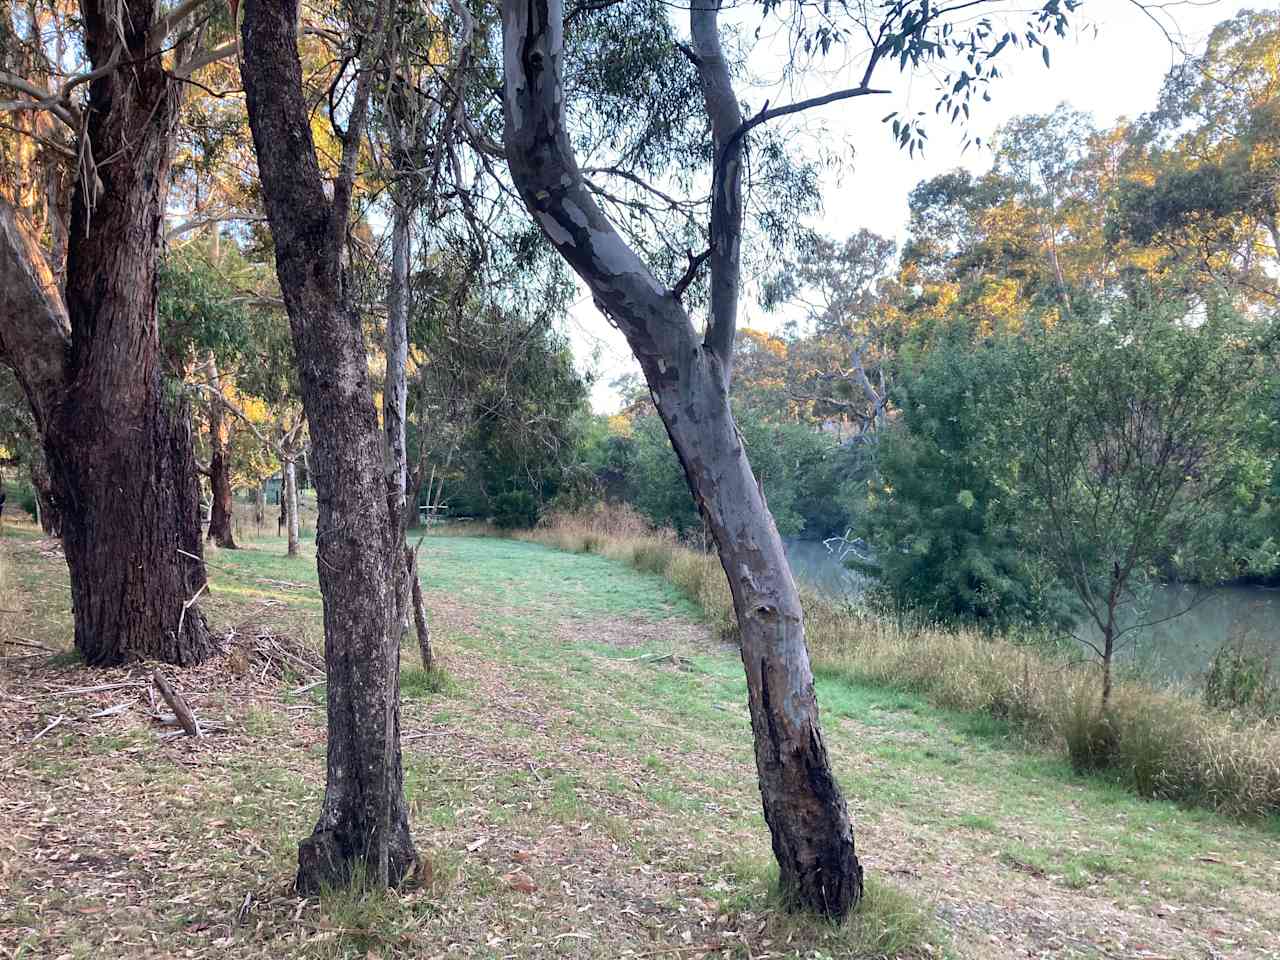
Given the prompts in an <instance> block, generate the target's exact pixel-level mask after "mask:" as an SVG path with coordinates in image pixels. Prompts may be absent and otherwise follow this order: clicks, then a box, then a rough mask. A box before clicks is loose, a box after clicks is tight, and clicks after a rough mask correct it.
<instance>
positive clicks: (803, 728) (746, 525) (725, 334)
mask: <svg viewBox="0 0 1280 960" xmlns="http://www.w3.org/2000/svg"><path fill="white" fill-rule="evenodd" d="M716 17H717V7H716V6H715V5H708V4H707V2H706V0H701V2H699V0H695V3H694V5H693V8H692V9H691V11H690V21H691V27H692V35H693V41H694V43H693V51H692V52H693V56H694V59H695V62H696V64H697V66H698V71H699V75H700V77H701V80H702V86H703V92H704V95H705V98H706V102H707V113H708V117H709V119H710V120H711V125H712V130H713V134H714V137H715V145H716V158H717V160H716V164H717V166H716V170H715V178H714V187H713V200H712V218H711V220H712V222H711V237H712V249H711V257H710V262H711V267H712V282H711V292H712V320H711V323H710V325H709V327H708V331H707V334H706V337H705V338H704V339H703V340H701V341H700V340H699V339H698V337H697V335H696V334H695V332H694V328H693V324H692V323H691V321H690V319H689V317H688V315H687V314H686V312H685V310H684V308H683V307H682V306H681V304H680V302H679V299H678V297H677V295H676V294H675V292H673V291H668V290H665V289H664V288H663V287H662V285H661V284H659V283H658V282H657V280H656V278H655V277H654V275H653V274H652V272H651V271H650V270H649V269H648V268H647V267H646V266H645V265H644V263H642V262H641V260H640V258H639V257H638V256H637V255H636V253H635V252H634V251H633V250H632V249H631V248H630V247H629V246H627V244H626V243H625V242H624V241H623V240H622V238H621V237H620V236H619V235H618V233H617V231H616V230H615V229H614V227H613V225H612V224H611V223H610V222H609V220H608V219H607V218H606V217H605V215H604V214H603V212H602V211H601V210H600V208H599V207H598V206H597V205H596V203H595V201H594V200H593V199H592V197H591V195H590V193H589V192H588V191H587V190H586V189H585V187H584V184H583V179H582V175H581V173H580V171H579V169H578V166H577V163H576V160H575V158H574V156H573V152H572V149H571V147H570V142H569V138H568V135H567V131H566V129H565V121H564V98H563V89H562V73H563V63H562V57H563V29H562V21H563V3H562V0H534V2H533V3H523V2H520V0H504V3H503V49H504V61H505V70H506V90H505V108H506V138H505V142H506V152H507V156H508V158H509V163H510V167H511V174H512V178H513V180H514V181H515V183H516V186H517V187H518V188H519V190H520V193H521V196H522V197H523V199H524V201H525V204H526V205H527V206H528V208H529V211H530V213H531V214H532V215H533V216H534V218H535V219H536V220H537V222H538V223H539V225H540V226H541V227H542V229H543V232H544V233H545V234H546V235H547V237H548V239H550V241H551V242H552V243H553V244H554V245H555V247H556V249H557V250H558V251H559V252H560V253H561V255H562V256H564V258H565V259H566V260H567V261H568V262H569V264H570V265H571V266H572V267H573V268H574V270H575V271H576V272H577V273H578V275H579V276H581V277H582V278H583V280H585V281H586V283H587V284H588V286H589V287H590V289H591V292H592V294H593V295H594V297H595V299H596V301H597V303H599V304H602V305H603V307H604V309H605V310H606V311H607V312H608V314H609V316H610V318H611V319H612V320H613V321H614V322H615V323H616V324H617V326H618V327H619V329H621V330H622V332H623V333H624V334H625V335H626V337H627V340H628V342H629V344H630V345H631V349H632V352H633V353H634V354H635V356H636V358H637V359H638V360H639V362H640V365H641V368H642V369H643V371H644V374H645V378H646V380H647V381H648V384H649V387H650V390H651V391H652V393H653V396H654V399H655V401H656V403H657V406H658V411H659V414H660V415H661V417H662V420H663V423H665V424H666V427H667V433H668V435H669V436H670V438H671V442H672V446H673V447H674V448H675V451H676V453H677V455H678V456H679V458H680V461H681V463H682V465H683V467H684V470H685V475H686V477H687V479H688V481H689V486H690V489H691V490H692V491H693V494H694V496H695V498H696V499H697V500H698V503H699V505H700V507H701V508H702V510H703V511H704V513H705V515H706V517H707V518H708V522H709V524H710V526H711V530H712V533H713V535H714V537H715V540H716V544H717V546H718V548H719V552H720V561H721V564H722V565H723V567H724V570H725V574H726V576H727V578H728V581H729V586H730V589H731V591H732V594H733V600H734V610H735V612H736V614H737V618H738V626H739V629H740V631H741V634H742V659H743V664H744V666H745V668H746V674H747V687H748V703H749V706H750V711H751V725H752V731H753V733H754V736H755V752H756V767H757V771H758V775H759V783H760V794H761V800H762V803H763V806H764V814H765V819H766V821H767V822H768V824H769V829H770V832H771V834H772V837H773V851H774V855H775V857H776V858H777V861H778V865H779V869H780V871H781V881H782V884H783V886H784V887H785V888H786V890H787V892H788V894H789V896H790V897H791V898H792V900H793V902H794V903H796V904H797V905H799V906H802V907H804V908H807V909H810V910H814V911H816V912H819V913H822V914H825V915H828V916H831V917H835V918H842V917H844V916H845V915H846V914H847V913H848V911H849V910H850V909H851V908H852V907H853V906H854V905H855V904H856V903H857V901H858V900H859V899H860V897H861V895H862V868H861V865H860V864H859V863H858V859H857V856H856V854H855V851H854V842H853V832H852V827H851V825H850V821H849V815H848V811H847V809H846V806H845V802H844V798H843V796H842V795H841V793H840V788H839V786H838V784H837V783H836V780H835V778H834V776H833V775H832V772H831V766H830V762H829V759H828V756H827V750H826V747H825V745H824V743H823V739H822V733H821V728H820V726H819V722H818V709H817V701H816V699H815V697H814V691H813V675H812V673H811V670H810V666H809V656H808V651H807V648H806V646H805V638H804V620H803V612H802V610H801V607H800V599H799V595H798V593H797V591H796V586H795V582H794V581H793V579H792V577H791V571H790V568H789V566H788V565H787V561H786V556H785V554H784V552H783V548H782V540H781V538H780V537H779V536H778V531H777V527H776V526H775V524H774V522H773V518H772V516H771V515H770V513H769V510H768V506H767V504H766V503H765V501H764V497H763V494H762V493H761V491H760V487H759V485H758V484H757V483H756V480H755V477H754V475H753V474H752V471H751V466H750V464H749V463H748V460H747V454H746V450H745V449H744V446H743V441H742V437H741V434H740V433H739V432H738V429H737V425H736V424H735V423H734V420H733V415H732V413H731V410H730V407H729V377H730V370H731V367H732V350H733V340H734V331H735V324H736V312H737V298H738V269H739V267H738V262H739V243H740V237H741V224H742V206H741V191H740V178H741V150H742V144H741V141H740V138H739V137H737V136H735V133H736V131H737V129H738V127H739V126H740V124H741V117H740V114H739V111H738V106H737V99H736V96H735V95H734V93H733V89H732V86H731V84H730V82H729V74H728V68H727V65H726V63H725V60H724V58H723V55H722V53H721V51H720V44H719V36H718V28H717V23H716Z"/></svg>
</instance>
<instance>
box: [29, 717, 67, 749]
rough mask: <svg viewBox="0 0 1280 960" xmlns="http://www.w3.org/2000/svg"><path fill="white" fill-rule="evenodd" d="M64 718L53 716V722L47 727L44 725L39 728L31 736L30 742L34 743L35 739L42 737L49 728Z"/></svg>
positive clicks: (64, 718)
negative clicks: (37, 731) (42, 727)
mask: <svg viewBox="0 0 1280 960" xmlns="http://www.w3.org/2000/svg"><path fill="white" fill-rule="evenodd" d="M66 719H67V718H66V717H62V716H58V717H54V718H53V722H52V723H51V724H49V725H48V726H47V727H45V728H44V729H43V730H41V731H40V732H39V733H37V734H36V735H35V736H34V737H32V738H31V742H32V743H35V742H36V741H37V740H39V739H40V738H41V737H43V736H44V735H45V734H46V733H48V732H49V731H50V730H52V729H53V728H54V727H56V726H58V725H59V724H60V723H62V721H64V720H66Z"/></svg>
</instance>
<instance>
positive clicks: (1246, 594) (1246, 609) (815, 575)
mask: <svg viewBox="0 0 1280 960" xmlns="http://www.w3.org/2000/svg"><path fill="white" fill-rule="evenodd" d="M786 547H787V558H788V559H789V560H790V561H791V570H792V573H793V574H794V575H795V577H796V579H797V580H798V581H800V582H802V583H805V584H808V585H809V586H811V587H813V588H815V589H817V590H820V591H822V592H823V593H825V594H827V595H829V596H837V597H856V596H858V595H859V594H860V593H861V592H862V590H863V589H864V588H865V587H866V584H867V582H868V581H867V579H866V578H864V577H861V576H860V575H858V574H856V573H854V572H852V571H850V570H846V569H844V568H843V567H842V565H841V564H840V563H839V562H838V561H837V560H836V559H835V557H834V556H832V554H831V553H830V551H828V550H827V548H826V547H825V546H824V545H823V544H822V543H821V542H819V541H814V540H799V539H788V540H787V541H786ZM1184 610H1185V611H1186V612H1185V613H1180V611H1184ZM1174 614H1179V615H1178V616H1173V615H1174ZM1170 616H1173V619H1169V620H1165V618H1167V617H1170ZM1133 617H1137V618H1139V619H1140V620H1141V622H1144V623H1154V621H1159V620H1165V622H1163V623H1154V625H1152V626H1147V627H1141V628H1139V629H1137V630H1134V631H1132V632H1131V633H1129V634H1126V635H1125V637H1124V638H1123V639H1122V643H1123V644H1124V646H1123V647H1122V649H1121V650H1120V651H1119V652H1118V654H1117V656H1118V657H1119V658H1121V659H1123V660H1127V661H1129V662H1131V663H1135V664H1136V665H1138V666H1140V667H1141V668H1142V670H1143V672H1144V673H1147V674H1148V675H1149V676H1151V677H1152V678H1153V679H1163V680H1178V681H1186V682H1189V683H1196V682H1198V681H1199V680H1201V679H1202V678H1203V677H1204V674H1205V672H1206V671H1207V670H1208V668H1209V664H1210V663H1212V661H1213V658H1214V656H1215V655H1216V654H1217V652H1218V651H1219V650H1220V649H1222V647H1224V646H1226V645H1228V644H1230V645H1232V646H1238V647H1239V648H1241V649H1243V650H1245V651H1248V652H1250V653H1254V654H1259V655H1262V656H1265V657H1270V658H1272V659H1273V665H1274V667H1275V668H1276V669H1278V670H1280V588H1275V587H1255V586H1224V587H1216V588H1213V589H1211V590H1197V589H1196V588H1194V587H1189V586H1184V585H1181V584H1169V585H1162V586H1157V587H1155V588H1153V589H1152V590H1151V592H1150V595H1149V596H1148V597H1147V598H1146V599H1145V600H1144V601H1143V602H1142V603H1141V604H1140V605H1139V606H1137V607H1135V608H1134V609H1133V610H1132V611H1130V619H1129V620H1127V621H1125V622H1126V624H1131V623H1134V622H1136V621H1135V620H1134V619H1133ZM1079 635H1080V636H1082V637H1084V638H1085V639H1088V640H1093V641H1096V640H1097V638H1098V637H1099V635H1100V634H1099V631H1098V629H1097V627H1096V626H1092V625H1090V624H1082V625H1081V626H1080V628H1079Z"/></svg>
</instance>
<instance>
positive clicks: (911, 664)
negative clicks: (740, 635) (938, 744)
mask: <svg viewBox="0 0 1280 960" xmlns="http://www.w3.org/2000/svg"><path fill="white" fill-rule="evenodd" d="M518 536H519V537H520V538H521V539H525V540H531V541H534V542H536V543H541V544H545V545H547V546H551V547H555V548H556V549H560V550H568V551H572V552H576V553H598V554H601V555H604V556H607V557H610V558H613V559H616V560H621V561H622V562H624V563H628V564H630V565H631V566H633V567H636V568H638V569H640V570H646V571H649V572H652V573H656V574H658V575H660V576H662V577H665V578H666V579H667V580H669V581H670V582H671V583H672V584H674V585H675V586H676V587H678V588H679V589H680V590H681V591H682V592H684V593H685V594H686V595H687V596H689V597H690V598H691V599H692V600H693V601H694V602H696V603H697V604H698V606H699V607H700V608H701V609H702V611H703V613H704V615H705V616H706V617H707V619H708V620H709V621H711V622H712V623H713V624H715V625H716V626H717V627H718V628H719V630H720V631H721V633H722V634H723V635H726V636H730V635H733V634H734V633H735V632H736V625H735V623H734V616H733V605H732V598H731V597H730V595H729V589H728V585H727V584H726V582H725V577H724V572H723V570H722V569H721V567H720V563H719V561H718V560H717V558H716V557H714V556H711V555H707V554H702V553H698V552H696V551H693V550H690V549H688V548H687V547H685V546H682V545H681V544H680V543H679V542H678V541H677V540H676V537H675V535H674V534H673V533H672V532H671V531H669V530H654V529H652V528H651V527H650V526H649V525H648V524H647V523H646V522H645V520H644V518H643V517H641V516H640V515H639V514H637V513H636V512H635V511H633V510H631V509H630V508H629V507H625V506H613V505H609V506H604V505H597V506H596V507H595V508H593V509H592V510H590V511H586V512H580V513H573V514H563V513H556V514H551V515H549V516H547V517H546V518H544V520H543V522H542V523H541V524H540V525H539V526H538V528H537V529H535V530H531V531H525V532H523V533H521V534H519V535H518ZM804 602H805V603H804V607H805V616H806V634H807V637H808V642H809V652H810V656H811V658H812V660H813V665H814V668H815V669H816V670H819V671H823V672H826V673H830V674H835V675H839V676H844V677H847V678H849V679H852V680H856V681H861V682H864V683H870V684H875V685H878V686H888V687H900V688H905V689H909V690H912V691H915V692H918V693H921V694H923V695H925V696H927V697H928V698H929V700H930V701H932V702H933V703H935V704H937V705H938V706H941V707H946V708H949V709H953V710H960V711H966V712H976V713H983V714H987V715H990V716H993V717H996V718H998V719H1001V720H1005V721H1008V722H1009V723H1011V724H1012V725H1014V726H1015V727H1016V728H1017V729H1019V730H1020V731H1021V732H1022V733H1023V734H1024V735H1026V736H1028V737H1030V738H1031V739H1033V740H1036V741H1039V742H1041V743H1045V744H1048V745H1051V746H1053V747H1054V748H1056V749H1061V750H1062V751H1063V752H1064V753H1065V754H1066V755H1067V757H1068V758H1069V759H1070V761H1071V763H1072V766H1073V767H1075V768H1076V770H1078V771H1080V772H1094V773H1098V774H1100V775H1102V776H1105V777H1107V778H1109V779H1113V780H1116V781H1118V782H1120V783H1123V784H1125V785H1126V786H1128V787H1129V788H1131V789H1133V790H1134V791H1135V792H1137V793H1139V794H1141V795H1142V796H1147V797H1159V798H1163V799H1168V800H1175V801H1178V802H1182V803H1191V804H1196V805H1201V806H1205V807H1209V808H1211V809H1215V810H1222V811H1224V812H1229V813H1232V814H1236V815H1239V816H1258V817H1262V816H1270V815H1275V814H1280V725H1277V723H1276V722H1275V721H1267V720H1258V719H1256V718H1249V717H1246V716H1243V715H1239V714H1230V713H1224V712H1222V711H1218V710H1214V709H1211V708H1209V707H1206V706H1205V704H1204V702H1203V701H1202V700H1201V699H1200V698H1199V697H1196V696H1193V695H1191V694H1190V693H1188V692H1186V691H1179V690H1154V689H1152V688H1151V687H1150V686H1147V685H1145V684H1143V683H1140V682H1137V681H1132V680H1122V681H1119V682H1117V683H1116V684H1115V687H1114V689H1113V691H1112V701H1111V705H1110V707H1109V708H1108V710H1107V711H1106V712H1105V713H1104V712H1103V711H1102V709H1101V693H1100V690H1101V687H1100V681H1099V675H1098V670H1097V669H1096V664H1094V663H1092V662H1088V661H1084V660H1081V659H1079V658H1078V657H1077V656H1075V655H1073V652H1072V651H1070V650H1066V649H1055V648H1052V647H1045V646H1037V645H1027V644H1020V643H1015V642H1013V641H1012V640H1008V639H1003V638H1000V637H992V636H989V635H987V634H984V633H981V632H979V631H975V630H966V629H946V628H942V627H936V626H934V627H920V628H916V627H903V626H899V625H898V624H897V623H895V622H893V621H892V620H890V619H887V618H885V617H882V616H879V615H877V614H876V613H874V612H873V611H871V610H868V609H866V608H863V607H859V606H856V605H852V604H849V603H846V602H839V601H834V600H831V599H829V598H827V597H823V596H820V595H817V594H814V593H810V592H806V594H805V596H804Z"/></svg>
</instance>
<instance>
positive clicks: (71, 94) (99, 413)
mask: <svg viewBox="0 0 1280 960" xmlns="http://www.w3.org/2000/svg"><path fill="white" fill-rule="evenodd" d="M208 2H209V0H188V2H185V3H181V4H177V5H174V6H172V7H168V6H166V5H164V4H162V3H160V2H158V0H118V2H115V0H113V2H106V0H83V2H82V3H81V4H80V16H79V18H77V19H75V20H71V19H67V20H61V19H60V11H59V10H58V9H57V8H55V7H54V6H53V5H41V4H35V5H32V6H31V7H28V8H26V11H24V10H21V9H19V8H18V7H17V6H16V5H15V7H13V8H11V9H10V10H9V11H8V12H6V14H5V18H6V23H5V30H4V31H3V34H0V40H2V41H3V43H4V45H5V66H6V69H5V70H3V71H0V87H3V88H7V91H8V92H9V93H11V94H12V98H11V99H8V100H4V101H0V109H2V110H3V111H4V112H6V113H13V114H17V115H19V116H26V115H30V114H40V115H41V116H42V117H43V118H45V120H42V123H41V125H39V126H38V127H32V128H26V129H23V130H20V132H19V133H17V134H15V135H17V136H22V135H31V136H34V137H38V138H39V142H40V143H41V144H42V146H45V147H47V148H48V150H49V151H51V153H52V154H54V155H56V157H58V158H61V160H62V162H63V163H64V166H63V167H62V171H63V172H62V174H60V175H59V176H53V177H50V178H48V179H47V180H46V184H47V185H46V187H45V189H47V190H49V191H51V192H50V194H49V195H48V196H47V199H46V201H45V205H44V206H45V209H46V210H47V211H49V215H48V216H47V217H45V218H44V225H45V226H47V228H48V235H49V236H48V252H46V249H45V248H44V241H45V236H44V235H42V233H41V228H42V224H41V223H40V222H36V223H34V224H33V223H32V221H31V220H29V219H28V218H27V217H26V216H24V214H23V212H21V210H20V209H15V207H14V205H13V203H11V202H10V200H8V199H0V358H2V359H3V360H4V362H5V363H7V364H8V365H9V366H11V367H12V369H13V370H14V372H15V374H16V375H17V378H18V380H19V382H20V383H21V384H22V389H23V392H24V394H25V396H26V399H27V402H28V403H29V405H30V407H31V410H32V413H33V418H34V420H35V423H36V426H37V428H38V430H39V432H40V437H41V442H42V444H43V447H44V454H45V460H46V463H47V465H48V469H49V476H50V480H51V487H52V491H53V494H54V498H55V500H56V501H57V505H58V507H59V509H60V511H61V515H62V539H63V547H64V550H65V553H66V558H67V565H68V567H69V569H70V574H71V595H72V608H73V613H74V618H75V644H76V648H77V649H78V650H79V651H80V652H81V654H82V655H83V656H84V658H85V660H86V661H87V662H88V663H90V664H93V665H111V664H118V663H121V662H124V661H126V660H128V659H130V658H133V657H150V658H155V659H159V660H164V661H166V662H169V663H175V664H189V663H194V662H197V661H199V660H201V659H203V658H205V657H206V656H208V655H209V654H210V653H211V652H212V651H213V650H214V645H213V643H212V641H211V639H210V637H209V633H208V627H207V625H206V622H205V619H204V617H203V615H201V613H200V611H199V609H198V607H192V601H193V600H194V599H195V598H196V597H197V596H198V595H199V594H200V592H201V591H202V590H203V589H204V584H205V571H204V567H203V564H202V562H201V560H200V557H201V537H200V524H199V516H198V513H197V509H196V505H197V499H198V497H197V489H198V488H197V483H196V465H195V459H194V456H193V452H192V439H191V430H190V423H189V418H188V416H187V410H186V405H185V403H184V402H183V401H182V400H181V398H180V397H177V396H176V395H175V394H176V392H175V391H174V390H173V389H172V388H171V386H170V385H169V384H167V383H166V377H165V372H164V363H163V357H162V355H161V344H160V339H159V336H158V332H157V324H156V298H157V259H158V255H159V252H160V247H161V241H162V230H163V224H164V216H163V213H164V201H165V191H166V187H167V183H168V170H169V164H170V159H171V155H172V151H173V143H174V126H175V121H176V113H177V106H178V103H179V100H180V90H181V84H182V82H183V81H184V80H185V79H187V78H189V77H190V76H191V75H192V73H193V72H194V71H196V70H197V69H199V68H200V67H201V66H202V65H204V64H207V63H208V62H210V53H209V51H208V50H207V49H203V48H202V43H203V41H204V40H205V39H207V38H211V37H212V36H213V35H214V33H213V32H212V31H208V32H207V31H205V30H204V29H203V28H202V27H198V26H193V23H194V21H196V20H201V18H200V16H199V9H200V8H201V7H203V6H205V5H206V3H208ZM27 11H31V12H30V15H28V13H27ZM51 19H52V20H56V21H58V22H59V23H60V26H59V28H58V30H57V31H56V33H55V34H54V36H55V39H54V41H52V42H53V47H52V48H50V46H49V45H48V43H47V38H48V37H49V36H50V34H49V33H48V32H47V31H46V27H47V26H48V24H49V21H50V20H51ZM201 22H202V23H203V22H204V21H203V20H201ZM15 50H19V51H20V52H21V56H10V54H11V53H14V51H15ZM12 63H18V64H22V65H23V66H22V67H20V68H21V69H26V70H27V75H26V76H22V75H18V74H17V73H14V72H10V70H9V69H8V68H9V66H10V64H12ZM67 64H75V65H76V66H75V67H74V68H73V69H72V71H70V72H68V70H67ZM45 121H47V122H45ZM59 184H65V185H66V186H68V187H69V188H70V196H69V198H67V199H69V210H68V213H67V218H66V220H65V221H64V220H63V219H62V216H61V213H62V211H63V210H64V209H67V206H66V203H65V200H64V197H62V196H59V195H57V194H56V191H57V190H58V189H59V186H58V185H59ZM10 196H12V195H11V194H10ZM21 206H22V205H21V204H19V207H21ZM63 256H65V265H64V264H63V263H62V262H61V259H62V257H63ZM50 257H52V258H53V262H50Z"/></svg>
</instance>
